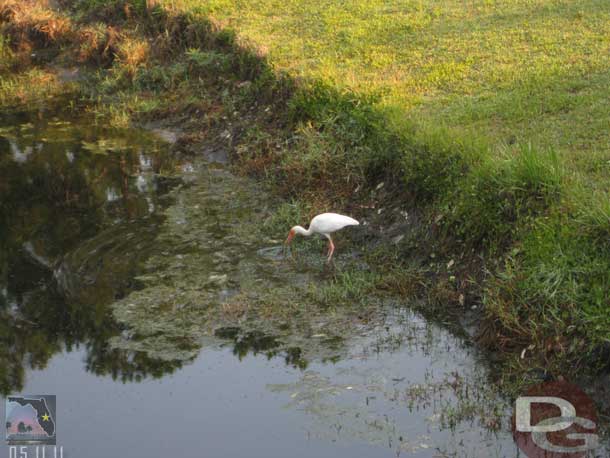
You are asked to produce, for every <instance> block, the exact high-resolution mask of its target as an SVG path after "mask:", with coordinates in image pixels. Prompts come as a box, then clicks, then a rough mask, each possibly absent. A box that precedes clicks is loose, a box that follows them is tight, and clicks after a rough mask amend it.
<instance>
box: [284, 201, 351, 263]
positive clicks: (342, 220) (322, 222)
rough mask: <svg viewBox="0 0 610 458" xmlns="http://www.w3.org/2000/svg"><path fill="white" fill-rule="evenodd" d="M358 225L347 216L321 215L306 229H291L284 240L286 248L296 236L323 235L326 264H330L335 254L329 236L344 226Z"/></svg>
mask: <svg viewBox="0 0 610 458" xmlns="http://www.w3.org/2000/svg"><path fill="white" fill-rule="evenodd" d="M359 224H360V223H359V222H358V221H356V220H355V219H354V218H350V217H349V216H345V215H339V214H338V213H322V214H321V215H318V216H315V217H314V218H313V219H312V220H311V222H310V223H309V228H308V229H305V228H303V227H301V226H294V227H292V228H291V229H290V232H289V233H288V238H287V239H286V246H288V245H290V242H291V241H292V239H293V237H294V236H295V235H296V234H300V235H304V236H305V237H309V236H310V235H312V234H320V235H323V236H324V237H326V238H327V239H328V262H330V260H331V259H332V257H333V253H334V252H335V244H334V243H333V239H332V237H331V236H330V234H332V233H333V232H336V231H338V230H339V229H343V228H344V227H345V226H358V225H359Z"/></svg>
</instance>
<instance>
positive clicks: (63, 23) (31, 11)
mask: <svg viewBox="0 0 610 458" xmlns="http://www.w3.org/2000/svg"><path fill="white" fill-rule="evenodd" d="M0 27H1V31H2V32H3V33H4V34H6V35H8V36H10V37H11V39H12V42H13V43H16V44H17V45H21V46H26V47H29V48H32V47H36V48H45V47H48V46H51V45H55V44H63V43H66V42H69V41H70V40H72V39H73V38H74V28H73V25H72V21H71V20H70V19H69V18H67V17H66V16H63V15H61V14H59V13H58V12H56V11H54V10H53V9H51V8H50V7H49V4H48V2H47V1H45V0H25V1H23V0H22V1H16V0H0Z"/></svg>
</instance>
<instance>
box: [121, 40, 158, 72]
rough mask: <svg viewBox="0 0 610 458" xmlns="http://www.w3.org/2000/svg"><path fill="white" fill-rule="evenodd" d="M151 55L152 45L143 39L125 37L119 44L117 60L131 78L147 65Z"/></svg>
mask: <svg viewBox="0 0 610 458" xmlns="http://www.w3.org/2000/svg"><path fill="white" fill-rule="evenodd" d="M149 54H150V45H149V43H148V42H147V41H146V40H144V39H142V38H132V37H124V38H123V40H121V41H120V42H119V44H118V50H117V58H118V59H119V62H120V63H121V64H122V65H123V67H124V68H125V69H126V70H127V72H128V73H129V74H130V75H131V76H133V75H135V73H136V71H137V70H138V67H140V66H141V65H144V64H145V62H146V61H147V60H148V57H149Z"/></svg>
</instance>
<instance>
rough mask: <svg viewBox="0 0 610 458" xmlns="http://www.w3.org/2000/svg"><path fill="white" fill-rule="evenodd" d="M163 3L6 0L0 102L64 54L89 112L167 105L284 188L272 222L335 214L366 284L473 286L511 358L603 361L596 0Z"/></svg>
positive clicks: (489, 331)
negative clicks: (352, 235)
mask: <svg viewBox="0 0 610 458" xmlns="http://www.w3.org/2000/svg"><path fill="white" fill-rule="evenodd" d="M158 3H159V4H158V5H157V6H155V7H154V8H147V7H146V4H145V2H143V1H135V0H134V1H126V0H117V1H113V2H107V1H104V2H102V1H96V0H85V1H74V2H71V1H64V2H62V8H63V9H62V10H61V11H59V12H57V11H53V10H50V9H49V8H43V7H42V6H41V5H43V3H41V2H32V3H24V2H12V1H7V0H5V1H4V2H2V3H0V18H1V21H2V25H1V27H2V29H1V31H2V36H3V38H2V41H0V45H1V46H0V53H1V54H2V56H9V57H7V59H4V60H3V64H2V65H3V67H2V71H3V72H4V75H5V76H4V77H3V83H2V87H0V99H1V100H2V101H3V102H4V104H6V103H9V102H10V103H15V102H16V101H18V100H22V101H25V102H28V98H27V96H23V94H31V93H37V91H29V90H28V91H24V90H23V89H24V86H25V85H33V86H36V87H39V86H40V85H38V84H36V83H32V82H33V81H35V79H33V78H32V76H31V75H35V74H36V73H35V72H42V74H45V75H49V76H48V77H49V78H56V79H61V78H60V76H61V75H60V72H59V71H58V70H53V69H52V68H53V67H51V69H49V64H53V66H55V67H56V68H57V66H73V65H79V66H81V68H82V69H83V70H82V71H81V76H80V81H79V91H80V96H81V97H83V98H85V99H87V100H88V101H89V103H90V106H92V107H93V108H92V109H93V110H95V111H96V112H97V114H98V115H99V118H100V120H103V121H104V122H110V123H112V124H115V125H118V126H121V125H125V124H129V123H132V122H139V123H143V122H149V121H155V120H164V123H165V124H167V125H172V124H173V125H174V126H176V127H179V128H180V129H181V130H182V132H183V136H182V141H183V143H184V145H183V146H184V148H185V149H190V150H192V151H196V150H197V145H199V144H201V143H202V142H206V144H210V143H217V144H218V147H219V148H222V149H228V150H229V151H230V153H231V154H232V158H233V163H234V166H235V167H236V169H238V170H239V171H241V172H243V173H248V174H252V175H256V176H258V177H260V178H263V179H264V180H265V181H266V182H267V183H270V185H271V186H272V187H273V188H274V189H275V190H276V191H278V193H282V194H283V195H285V196H287V197H288V199H293V200H294V201H293V202H292V203H290V204H287V205H286V207H285V208H284V209H283V211H282V212H280V214H278V217H277V221H276V222H283V223H284V224H283V225H279V224H273V225H271V224H270V225H269V228H270V229H271V228H277V229H272V230H277V231H278V233H277V235H278V236H280V235H284V234H283V229H284V226H288V225H290V224H291V223H293V222H294V221H296V219H297V216H298V220H299V221H301V222H303V221H304V220H305V219H307V217H308V216H310V215H312V214H314V213H317V212H319V211H321V210H329V209H336V210H345V211H350V212H352V213H354V214H356V215H358V216H360V217H363V218H364V219H366V220H367V221H368V222H369V223H370V224H369V227H370V228H372V229H371V230H370V231H368V232H365V235H364V237H365V238H366V237H368V239H364V240H362V242H363V243H367V242H368V243H369V246H370V250H369V253H370V254H369V256H368V257H369V258H370V259H368V260H369V261H370V262H374V263H375V264H376V265H377V270H378V273H379V275H376V276H375V283H376V286H377V287H378V288H388V289H393V290H397V291H400V292H401V293H403V294H405V295H424V296H425V297H427V298H428V299H430V300H431V301H432V302H433V303H437V304H442V306H443V307H444V308H445V309H448V308H455V309H458V310H459V309H461V308H462V307H465V306H471V305H473V304H481V305H482V306H483V310H484V312H483V313H484V317H483V320H482V324H481V330H480V338H481V341H482V342H483V343H484V344H486V345H487V346H490V347H492V348H496V349H501V350H503V351H506V352H507V355H512V356H511V357H509V358H508V360H510V361H511V363H512V364H513V365H514V366H516V367H518V366H521V368H532V367H548V368H550V370H551V371H552V372H560V371H561V370H562V369H564V368H566V367H573V366H574V365H577V366H579V367H591V365H594V366H595V367H593V369H594V370H599V369H603V368H604V365H606V364H607V361H608V354H609V351H610V350H609V346H610V310H609V309H608V305H609V304H610V287H609V285H610V203H609V202H610V199H609V196H608V191H607V190H608V184H609V181H610V180H609V179H608V171H609V167H610V162H608V161H609V160H610V150H609V149H608V144H609V143H608V137H607V136H608V132H607V129H605V127H604V126H605V125H607V121H608V120H609V116H610V115H609V113H608V112H606V111H605V110H604V109H603V105H604V103H603V101H604V100H605V99H606V98H607V93H606V92H605V91H604V84H605V83H604V82H606V83H607V80H608V79H609V78H610V75H609V74H607V70H606V67H607V65H606V64H607V62H605V61H604V59H607V57H605V56H606V55H607V53H606V54H604V53H603V52H602V51H603V50H604V49H606V47H607V45H608V44H609V42H610V39H608V36H610V35H608V34H607V33H605V32H604V30H605V29H604V27H607V23H608V21H605V19H604V18H606V19H607V16H608V15H609V14H610V13H609V11H608V8H607V7H606V6H605V4H604V3H602V2H586V3H584V4H583V3H581V4H579V5H580V6H579V7H578V8H576V7H574V6H570V5H571V4H570V5H568V4H564V2H552V1H543V0H540V1H538V2H497V4H491V3H489V2H480V4H479V2H474V3H472V2H470V3H469V4H468V6H465V5H463V4H462V2H457V1H454V2H445V3H444V6H438V5H436V4H433V3H432V2H421V1H418V2H396V4H392V5H386V4H385V3H383V4H382V3H381V2H372V3H369V4H367V5H368V6H366V7H365V6H363V5H361V4H359V3H358V4H356V3H350V2H348V3H347V4H342V6H341V7H338V6H336V5H335V4H334V3H333V4H332V5H330V4H326V3H325V2H323V3H322V4H319V5H318V6H311V5H309V4H308V3H307V4H306V3H301V2H296V1H288V2H283V3H281V4H278V3H276V2H268V3H264V2H249V3H248V5H242V4H241V3H240V4H239V5H238V4H237V3H236V2H231V1H224V2H220V1H211V2H206V3H205V4H203V2H195V1H184V2H171V5H170V2H169V1H168V2H166V3H164V2H163V1H160V2H158ZM238 6H239V7H240V8H242V9H241V10H240V11H241V12H242V13H240V14H239V15H238V14H237V7H238ZM41 11H42V12H41ZM604 21H605V22H604ZM550 23H552V24H555V27H549V26H548V25H549V24H550ZM558 23H560V24H563V25H564V26H565V27H563V26H558V25H557V24H558ZM136 25H137V26H136ZM568 26H571V27H572V29H574V28H575V29H576V30H578V31H579V33H576V32H574V33H572V32H569V30H572V29H570V27H568ZM227 27H230V28H227ZM231 28H234V29H236V30H237V32H233V31H232V29H231ZM606 32H607V31H606ZM566 47H567V48H566ZM509 48H510V49H516V51H515V52H510V51H508V49H509ZM40 50H43V51H44V52H42V53H40ZM566 50H567V51H566ZM32 51H34V52H32ZM33 55H34V56H33ZM37 56H38V57H37ZM602 56H604V57H602ZM85 69H86V70H85ZM605 72H606V73H605ZM39 74H40V73H39ZM6 75H10V76H6ZM5 81H9V82H11V83H9V84H7V83H5ZM20 94H21V95H22V97H21V98H20ZM44 94H45V92H44V91H43V92H40V96H41V97H43V96H44ZM91 101H93V103H91ZM604 123H605V124H604ZM280 227H281V228H282V233H281V234H280V229H279V228H280ZM367 234H368V235H367ZM524 350H525V352H524Z"/></svg>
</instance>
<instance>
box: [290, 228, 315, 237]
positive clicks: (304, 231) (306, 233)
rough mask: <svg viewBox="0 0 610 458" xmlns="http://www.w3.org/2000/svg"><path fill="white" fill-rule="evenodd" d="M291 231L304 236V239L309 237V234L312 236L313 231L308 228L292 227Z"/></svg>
mask: <svg viewBox="0 0 610 458" xmlns="http://www.w3.org/2000/svg"><path fill="white" fill-rule="evenodd" d="M292 230H293V231H294V232H296V233H297V234H301V235H304V236H305V237H309V236H310V235H311V234H313V231H312V230H311V228H309V229H305V228H304V227H302V226H294V227H293V228H292Z"/></svg>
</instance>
